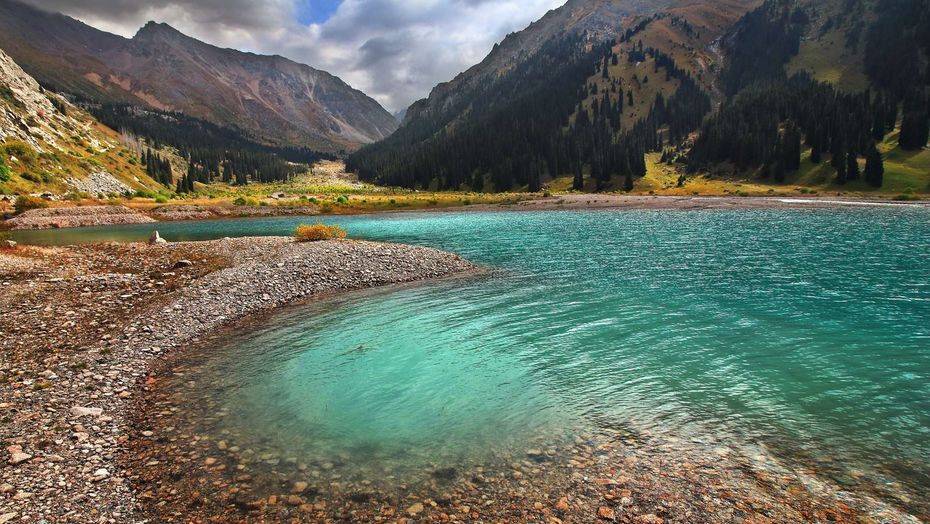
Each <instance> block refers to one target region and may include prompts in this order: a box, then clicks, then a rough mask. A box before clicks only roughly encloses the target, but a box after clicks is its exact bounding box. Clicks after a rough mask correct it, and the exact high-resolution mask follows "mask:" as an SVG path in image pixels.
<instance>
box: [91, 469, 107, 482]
mask: <svg viewBox="0 0 930 524" xmlns="http://www.w3.org/2000/svg"><path fill="white" fill-rule="evenodd" d="M109 476H110V472H109V471H107V470H106V469H104V468H100V469H98V470H97V471H95V472H94V476H93V480H94V481H95V482H97V481H101V480H103V479H105V478H107V477H109Z"/></svg>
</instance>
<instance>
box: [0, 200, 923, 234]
mask: <svg viewBox="0 0 930 524" xmlns="http://www.w3.org/2000/svg"><path fill="white" fill-rule="evenodd" d="M874 206H898V207H907V206H910V207H930V201H913V202H895V201H890V200H876V199H862V198H844V197H811V196H797V197H775V196H772V197H736V196H724V197H720V196H645V195H625V194H578V193H571V194H566V195H557V196H551V197H541V198H530V199H527V200H522V201H519V202H516V203H513V204H475V205H470V206H454V207H444V208H426V209H415V210H413V209H405V208H400V209H390V210H382V211H358V213H410V212H430V211H433V212H465V211H471V212H474V211H578V210H642V209H666V210H675V209H679V210H699V209H716V210H727V209H838V208H855V207H860V208H861V207H874ZM341 214H346V212H342V213H341ZM348 214H351V213H348ZM274 216H320V208H319V207H317V206H314V205H311V204H305V205H298V206H287V205H269V206H237V205H194V204H191V205H185V204H167V205H159V206H153V207H126V206H71V207H56V208H48V209H35V210H31V211H27V212H26V213H23V214H22V215H19V216H16V217H13V218H10V219H8V220H6V221H5V222H3V223H2V227H3V228H6V229H14V230H15V229H55V228H67V227H84V226H103V225H116V224H132V223H147V222H174V221H182V220H209V219H217V218H247V217H274Z"/></svg>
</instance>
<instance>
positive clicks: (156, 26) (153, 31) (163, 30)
mask: <svg viewBox="0 0 930 524" xmlns="http://www.w3.org/2000/svg"><path fill="white" fill-rule="evenodd" d="M182 36H184V34H183V33H181V32H180V31H178V30H177V29H175V28H174V27H171V26H170V25H168V24H166V23H164V22H155V21H154V20H150V21H149V22H147V23H146V24H145V25H144V26H142V27H141V28H140V29H139V31H138V32H136V35H135V36H134V37H133V40H138V39H151V38H157V37H162V38H164V37H171V38H177V37H182Z"/></svg>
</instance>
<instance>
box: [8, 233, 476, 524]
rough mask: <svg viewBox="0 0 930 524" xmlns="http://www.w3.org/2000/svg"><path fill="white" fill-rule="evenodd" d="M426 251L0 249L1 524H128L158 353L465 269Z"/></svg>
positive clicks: (227, 242) (187, 246)
mask: <svg viewBox="0 0 930 524" xmlns="http://www.w3.org/2000/svg"><path fill="white" fill-rule="evenodd" d="M476 269H477V268H476V267H475V266H474V265H472V264H470V263H469V262H467V261H465V260H463V259H461V258H460V257H458V256H456V255H452V254H448V253H443V252H440V251H436V250H433V249H428V248H419V247H412V246H403V245H393V244H380V243H372V242H360V241H328V242H320V243H296V242H294V241H293V240H291V239H289V238H240V239H224V240H217V241H211V242H192V243H176V244H162V245H145V244H121V245H118V244H104V245H96V246H76V247H64V248H37V247H18V248H15V249H3V250H0V290H2V293H0V295H2V298H0V352H2V354H3V356H4V359H3V360H2V361H0V416H2V434H0V440H2V446H3V453H2V462H0V464H2V473H3V474H2V482H0V523H6V522H20V521H24V522H34V521H43V520H44V521H49V522H64V521H67V522H137V521H142V520H145V518H146V516H145V515H146V511H147V510H146V505H147V504H146V502H147V501H146V500H144V498H143V497H141V496H140V494H139V492H137V491H136V490H135V489H134V488H133V485H132V483H131V482H130V480H131V479H132V478H133V477H134V475H135V473H134V472H131V471H127V470H126V469H125V468H124V467H123V466H122V465H121V463H120V461H119V457H120V456H121V453H123V452H125V451H126V450H127V449H130V448H131V446H132V445H133V444H134V442H133V440H134V438H135V433H134V432H133V431H132V429H131V427H130V419H131V415H133V410H134V409H135V397H136V393H137V392H139V391H143V388H145V384H146V382H147V380H148V378H149V371H150V369H152V367H153V366H155V364H156V363H157V362H158V361H159V360H160V359H162V358H164V357H165V356H166V355H169V354H172V353H174V352H178V351H183V350H185V349H187V348H188V347H189V346H190V345H192V344H195V343H196V342H197V340H198V339H199V337H201V336H203V335H205V334H208V333H210V332H212V331H214V330H216V329H218V328H220V327H222V326H223V325H226V324H228V323H230V322H234V321H236V320H238V319H242V318H245V317H248V316H250V315H257V314H261V312H263V311H268V310H270V309H272V308H274V307H276V306H280V305H284V304H290V303H294V302H297V301H301V300H306V299H308V298H312V297H314V296H319V295H322V294H329V293H336V292H341V291H346V290H352V289H361V288H368V287H375V286H382V285H388V284H396V283H403V282H412V281H419V280H424V279H429V278H440V277H445V276H450V275H454V274H462V273H465V272H469V271H475V270H476Z"/></svg>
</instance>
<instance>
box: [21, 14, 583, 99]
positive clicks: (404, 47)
mask: <svg viewBox="0 0 930 524" xmlns="http://www.w3.org/2000/svg"><path fill="white" fill-rule="evenodd" d="M26 1H28V2H29V3H31V4H33V5H36V6H38V7H41V8H43V9H46V10H50V11H60V12H63V13H65V14H67V15H70V16H73V17H75V18H78V19H80V20H82V21H83V22H86V23H88V24H90V25H93V26H95V27H97V28H100V29H103V30H106V31H110V32H113V33H117V34H120V35H123V36H127V37H128V36H132V35H133V34H134V33H135V32H136V31H137V30H138V29H139V27H141V26H142V25H144V24H145V22H146V21H148V20H155V21H157V22H167V23H168V24H171V25H172V26H174V27H175V28H177V29H179V30H180V31H182V32H184V33H186V34H188V35H191V36H194V37H196V38H198V39H200V40H203V41H206V42H209V43H211V44H215V45H219V46H223V47H232V48H236V49H242V50H246V51H254V52H258V53H266V54H280V55H283V56H286V57H288V58H291V59H293V60H296V61H298V62H303V63H306V64H309V65H311V66H313V67H316V68H319V69H324V70H327V71H329V72H331V73H333V74H335V75H338V76H339V77H341V78H342V79H343V80H345V81H346V82H348V83H349V84H351V85H352V86H353V87H356V88H359V89H361V90H363V91H365V92H366V93H368V94H369V95H371V96H373V97H374V98H375V99H377V100H378V101H379V102H381V104H382V105H384V106H385V107H386V108H387V109H388V110H390V111H392V112H393V111H397V110H399V109H402V108H405V107H406V106H407V105H409V104H410V103H411V102H413V101H414V100H417V99H419V98H423V97H425V96H426V95H427V94H428V93H429V90H430V89H431V88H432V87H433V86H434V85H436V84H437V83H439V82H443V81H445V80H449V79H451V78H452V77H453V76H455V74H457V73H459V72H461V71H464V70H465V69H467V68H468V67H469V66H471V65H473V64H475V63H477V62H479V61H480V60H481V59H482V58H484V56H485V55H487V53H488V52H489V51H490V50H491V47H492V46H493V45H494V43H495V42H497V41H499V40H501V39H502V38H503V37H504V35H506V34H507V33H509V32H512V31H516V30H520V29H523V28H524V27H526V26H527V25H528V24H529V23H530V22H532V21H533V20H536V19H537V18H539V17H541V16H542V15H543V14H544V13H545V12H546V11H548V10H549V9H553V8H555V7H558V6H559V5H561V4H564V3H565V0H264V1H256V0H26Z"/></svg>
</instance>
